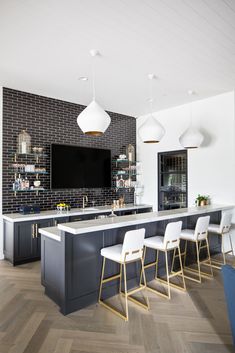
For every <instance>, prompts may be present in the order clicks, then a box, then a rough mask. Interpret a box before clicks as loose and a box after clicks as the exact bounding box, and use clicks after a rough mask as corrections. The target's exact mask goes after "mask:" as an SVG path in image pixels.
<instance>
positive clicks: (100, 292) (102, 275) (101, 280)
mask: <svg viewBox="0 0 235 353" xmlns="http://www.w3.org/2000/svg"><path fill="white" fill-rule="evenodd" d="M105 261H106V258H105V257H104V258H103V264H102V272H101V279H100V290H99V299H98V302H99V303H100V302H101V294H102V288H103V280H104V269H105Z"/></svg>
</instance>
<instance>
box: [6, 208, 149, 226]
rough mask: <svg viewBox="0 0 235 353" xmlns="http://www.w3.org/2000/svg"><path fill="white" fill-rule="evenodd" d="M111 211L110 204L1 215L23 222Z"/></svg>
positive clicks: (119, 209)
mask: <svg viewBox="0 0 235 353" xmlns="http://www.w3.org/2000/svg"><path fill="white" fill-rule="evenodd" d="M148 207H152V206H151V205H133V204H126V205H125V206H124V207H120V208H116V209H115V211H128V210H134V209H141V208H148ZM111 211H112V209H111V206H110V205H109V206H97V207H86V208H84V209H82V208H72V209H71V210H70V211H62V212H61V211H57V210H51V211H42V212H40V213H35V214H27V215H23V214H20V213H8V214H4V215H3V219H5V220H6V221H9V222H24V221H34V220H40V219H47V218H60V217H70V216H81V215H88V214H95V213H104V212H110V213H111Z"/></svg>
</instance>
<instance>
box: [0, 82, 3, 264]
mask: <svg viewBox="0 0 235 353" xmlns="http://www.w3.org/2000/svg"><path fill="white" fill-rule="evenodd" d="M2 110H3V104H2V87H1V86H0V259H3V224H2Z"/></svg>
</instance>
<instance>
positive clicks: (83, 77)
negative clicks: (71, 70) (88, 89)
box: [78, 76, 88, 81]
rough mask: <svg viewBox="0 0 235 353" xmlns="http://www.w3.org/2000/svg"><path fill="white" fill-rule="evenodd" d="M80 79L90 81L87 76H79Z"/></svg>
mask: <svg viewBox="0 0 235 353" xmlns="http://www.w3.org/2000/svg"><path fill="white" fill-rule="evenodd" d="M78 79H79V81H88V77H85V76H81V77H78Z"/></svg>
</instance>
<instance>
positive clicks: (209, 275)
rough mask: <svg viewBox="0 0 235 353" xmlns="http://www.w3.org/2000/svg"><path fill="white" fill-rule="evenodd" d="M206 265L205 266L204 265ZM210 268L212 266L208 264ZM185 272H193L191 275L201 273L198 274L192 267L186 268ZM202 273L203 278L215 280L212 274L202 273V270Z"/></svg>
mask: <svg viewBox="0 0 235 353" xmlns="http://www.w3.org/2000/svg"><path fill="white" fill-rule="evenodd" d="M204 265H205V264H204ZM208 266H210V265H209V264H208ZM184 271H186V272H187V271H188V272H191V273H197V274H198V273H199V272H198V270H196V269H194V268H191V267H184ZM200 273H201V276H202V277H206V278H208V277H209V278H213V275H212V274H210V273H206V272H204V271H201V270H200Z"/></svg>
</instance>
